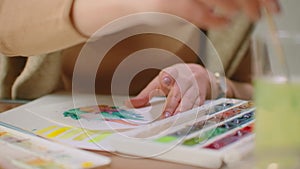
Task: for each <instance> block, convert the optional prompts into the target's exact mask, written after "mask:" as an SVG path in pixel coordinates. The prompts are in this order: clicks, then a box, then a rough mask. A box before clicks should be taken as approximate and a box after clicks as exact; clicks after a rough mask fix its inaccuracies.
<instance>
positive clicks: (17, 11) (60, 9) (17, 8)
mask: <svg viewBox="0 0 300 169" xmlns="http://www.w3.org/2000/svg"><path fill="white" fill-rule="evenodd" d="M73 1H74V0H0V25H1V26H0V53H2V54H4V55H7V56H17V55H19V56H30V55H38V54H43V53H49V52H53V51H57V50H60V49H64V48H67V47H70V46H73V45H76V44H79V43H82V42H84V41H85V40H86V37H84V36H83V35H81V34H80V33H79V32H78V31H77V30H76V28H75V27H74V25H73V23H72V21H71V18H70V14H71V10H72V5H73Z"/></svg>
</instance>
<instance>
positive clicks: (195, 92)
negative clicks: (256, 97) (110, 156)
mask: <svg viewBox="0 0 300 169" xmlns="http://www.w3.org/2000/svg"><path fill="white" fill-rule="evenodd" d="M217 88H218V86H217V84H216V79H215V77H214V76H213V75H212V73H210V72H208V71H207V70H206V69H205V68H204V67H202V66H200V65H198V64H176V65H173V66H170V67H168V68H166V69H163V70H162V71H161V72H160V73H159V75H158V76H156V77H155V78H154V79H153V80H152V81H151V82H150V83H149V84H148V86H147V87H146V88H145V89H144V90H143V91H141V92H140V93H139V94H138V95H137V96H136V97H135V98H132V99H130V100H129V101H128V102H127V103H126V105H127V106H129V107H143V106H146V105H148V104H149V100H150V99H151V98H152V97H154V96H161V95H166V96H167V99H166V102H165V107H164V110H163V114H162V117H169V116H172V115H175V114H177V113H180V112H183V111H187V110H189V109H192V108H194V107H198V106H200V105H202V104H203V103H204V101H205V99H206V98H210V97H212V96H211V93H212V92H211V91H212V89H213V90H218V89H217Z"/></svg>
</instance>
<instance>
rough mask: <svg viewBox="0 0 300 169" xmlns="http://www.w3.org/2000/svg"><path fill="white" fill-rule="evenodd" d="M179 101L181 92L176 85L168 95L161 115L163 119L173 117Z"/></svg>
mask: <svg viewBox="0 0 300 169" xmlns="http://www.w3.org/2000/svg"><path fill="white" fill-rule="evenodd" d="M180 100H181V92H180V89H179V87H178V86H177V85H174V86H173V88H172V90H171V91H170V93H169V94H168V97H167V100H166V103H165V108H164V111H163V113H162V117H163V118H167V117H170V116H172V115H173V113H174V111H175V110H176V108H177V107H178V105H179V102H180Z"/></svg>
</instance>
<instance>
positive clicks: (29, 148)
mask: <svg viewBox="0 0 300 169" xmlns="http://www.w3.org/2000/svg"><path fill="white" fill-rule="evenodd" d="M0 150H1V151H0V157H1V158H0V166H2V167H3V168H24V169H31V168H32V169H39V168H40V169H42V168H43V169H45V168H57V169H88V168H95V167H100V166H105V165H108V164H109V163H110V159H109V158H108V157H105V156H101V155H97V154H94V153H90V152H86V151H83V150H79V149H75V148H72V147H68V146H65V145H61V144H58V143H55V142H50V141H48V140H45V139H42V138H40V137H37V136H34V135H31V134H28V133H23V132H21V131H17V130H13V129H10V128H7V127H4V126H0Z"/></svg>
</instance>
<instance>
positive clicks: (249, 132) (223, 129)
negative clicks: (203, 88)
mask: <svg viewBox="0 0 300 169" xmlns="http://www.w3.org/2000/svg"><path fill="white" fill-rule="evenodd" d="M254 116H255V107H254V105H253V103H252V102H250V101H244V100H237V99H225V98H224V99H219V100H216V101H211V102H210V103H206V104H205V105H203V106H201V107H199V108H195V109H193V110H190V111H187V112H184V113H181V114H178V115H176V116H173V117H170V118H167V119H164V120H161V121H157V122H154V123H152V124H149V125H146V126H143V127H141V128H137V129H133V130H131V131H128V132H123V133H116V134H114V135H112V136H111V137H110V138H109V142H110V143H111V144H112V145H113V146H114V148H115V150H116V151H117V152H121V153H125V154H128V155H130V156H134V157H143V158H156V159H160V160H167V161H172V162H177V163H184V164H189V165H194V166H201V167H206V168H220V167H221V166H222V165H223V164H225V163H231V162H235V161H237V160H239V159H240V158H242V157H243V156H245V155H246V154H248V153H251V152H252V149H253V147H254V132H253V129H254V120H255V119H254Z"/></svg>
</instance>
